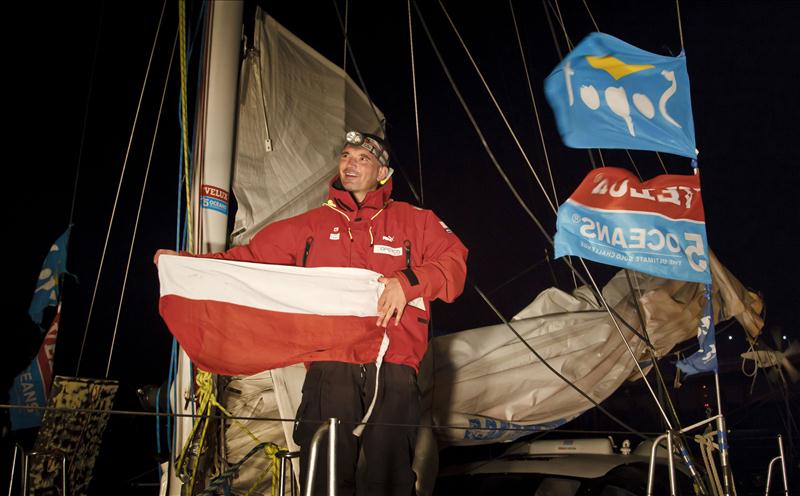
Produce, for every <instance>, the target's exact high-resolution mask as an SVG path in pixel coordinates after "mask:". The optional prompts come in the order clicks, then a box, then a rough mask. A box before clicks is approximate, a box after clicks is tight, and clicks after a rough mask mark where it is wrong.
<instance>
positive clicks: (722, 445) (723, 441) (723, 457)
mask: <svg viewBox="0 0 800 496" xmlns="http://www.w3.org/2000/svg"><path fill="white" fill-rule="evenodd" d="M714 384H715V385H716V388H717V414H718V418H717V436H718V441H719V461H720V465H721V466H722V480H723V481H724V484H725V489H724V493H723V494H724V495H725V496H731V486H732V485H733V477H732V474H731V467H730V464H729V459H728V456H729V453H728V431H727V428H726V426H725V417H724V416H723V415H722V396H721V394H720V388H719V370H718V369H717V370H714Z"/></svg>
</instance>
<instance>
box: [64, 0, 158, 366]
mask: <svg viewBox="0 0 800 496" xmlns="http://www.w3.org/2000/svg"><path fill="white" fill-rule="evenodd" d="M166 6H167V2H166V1H165V2H164V4H163V5H162V6H161V17H160V18H159V20H158V28H157V29H156V34H155V36H154V38H153V46H152V47H151V48H150V58H149V60H148V61H147V69H146V71H145V75H144V80H143V81H142V89H141V91H140V92H139V101H138V103H137V105H136V113H135V114H134V119H133V126H132V127H131V133H130V136H129V137H128V146H127V149H126V150H125V158H124V159H123V161H122V171H121V172H120V176H119V182H118V183H117V192H116V195H115V196H114V205H113V207H112V208H111V218H110V219H109V221H108V229H107V230H106V239H105V241H104V242H103V252H102V254H101V255H100V266H99V267H98V269H97V279H96V280H95V283H94V289H93V290H92V301H91V303H90V304H89V315H88V316H87V317H86V327H85V328H84V330H83V340H82V341H81V351H80V353H79V354H78V365H77V366H76V367H75V375H80V373H79V372H80V369H81V361H82V360H83V350H84V349H85V347H86V337H87V335H88V334H89V325H90V324H91V322H92V314H93V312H94V302H95V300H96V299H97V288H98V287H99V286H100V276H101V275H102V273H103V265H104V263H105V260H106V251H107V250H108V240H109V238H110V237H111V228H112V226H113V225H114V217H115V216H116V213H117V204H118V203H119V196H120V192H121V190H122V181H123V179H124V178H125V170H126V168H127V165H128V158H130V153H131V146H132V145H133V135H134V133H135V131H136V125H137V124H138V122H139V113H140V112H141V109H142V100H143V99H144V90H145V88H146V87H147V81H148V79H149V77H150V68H151V67H152V65H153V56H154V55H155V51H156V43H157V42H158V36H159V33H160V32H161V24H162V23H163V21H164V11H165V10H166Z"/></svg>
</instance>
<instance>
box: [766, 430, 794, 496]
mask: <svg viewBox="0 0 800 496" xmlns="http://www.w3.org/2000/svg"><path fill="white" fill-rule="evenodd" d="M778 451H779V452H780V455H778V456H776V457H775V458H773V459H772V460H770V462H769V467H767V489H766V491H764V494H765V495H766V496H769V486H770V483H771V482H772V465H774V464H775V462H777V461H778V460H780V462H781V475H783V494H784V496H789V480H788V477H786V458H784V456H783V437H782V436H781V435H778Z"/></svg>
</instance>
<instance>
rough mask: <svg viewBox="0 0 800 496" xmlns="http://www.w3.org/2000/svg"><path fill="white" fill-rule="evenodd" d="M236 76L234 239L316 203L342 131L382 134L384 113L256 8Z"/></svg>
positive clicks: (330, 171) (339, 71)
mask: <svg viewBox="0 0 800 496" xmlns="http://www.w3.org/2000/svg"><path fill="white" fill-rule="evenodd" d="M241 81H242V87H241V91H240V94H241V96H240V102H239V124H238V131H237V136H238V137H237V153H236V165H235V167H236V168H235V173H234V178H233V192H234V195H235V196H236V201H237V202H238V205H239V208H238V210H237V212H236V220H235V223H234V228H233V244H235V245H238V244H244V243H246V242H247V241H248V240H249V239H250V238H251V237H252V236H253V234H255V233H256V232H258V230H259V229H261V228H262V227H264V226H265V225H267V224H269V223H271V222H274V221H276V220H279V219H283V218H287V217H291V216H293V215H297V214H300V213H303V212H305V211H307V210H309V209H311V208H313V207H317V206H319V205H320V204H321V203H322V202H323V201H324V200H325V193H326V191H327V186H328V184H327V183H328V180H329V179H330V178H331V177H333V175H334V173H335V170H336V165H337V156H338V153H339V151H340V150H341V146H342V143H343V140H344V135H345V133H346V132H347V131H348V130H350V129H358V130H361V131H364V132H369V133H374V134H382V133H381V132H380V129H381V126H380V122H381V120H382V119H383V114H382V113H381V112H380V110H378V109H377V107H374V106H373V105H371V104H370V102H369V99H368V98H367V97H366V95H365V94H364V93H363V92H362V91H361V90H360V89H359V88H358V86H357V85H356V84H355V82H353V80H352V79H350V77H349V76H347V74H346V73H345V71H343V70H342V69H341V68H340V67H337V66H336V65H334V64H333V63H332V62H330V61H329V60H327V59H325V58H324V57H323V56H322V55H320V54H319V53H317V52H316V51H314V50H313V49H312V48H311V47H310V46H308V45H307V44H305V43H304V42H303V41H301V40H300V39H299V38H297V37H296V36H295V35H293V34H292V33H290V32H289V31H288V30H287V29H286V28H284V27H283V26H281V25H280V24H278V22H276V21H275V19H273V18H271V17H269V16H268V15H266V14H265V13H264V12H262V11H261V10H260V9H259V10H258V11H257V14H256V25H255V34H254V42H253V49H252V50H250V51H249V52H248V54H247V56H246V58H245V61H244V63H243V64H242V73H241Z"/></svg>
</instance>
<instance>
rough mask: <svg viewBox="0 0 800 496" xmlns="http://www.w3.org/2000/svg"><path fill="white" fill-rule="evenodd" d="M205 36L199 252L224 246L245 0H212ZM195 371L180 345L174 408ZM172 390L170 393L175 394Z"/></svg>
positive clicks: (184, 431) (195, 210)
mask: <svg viewBox="0 0 800 496" xmlns="http://www.w3.org/2000/svg"><path fill="white" fill-rule="evenodd" d="M206 8H207V9H208V10H207V12H206V19H205V22H206V26H205V27H206V37H205V41H204V47H203V59H202V61H201V64H202V71H201V78H202V81H201V84H200V89H199V92H198V95H197V105H196V115H195V136H196V139H195V144H194V149H193V156H194V168H193V171H194V172H193V176H192V184H191V205H192V216H191V222H192V230H191V232H192V236H193V240H192V241H193V242H192V244H191V246H192V247H193V249H194V252H195V253H208V252H213V251H221V250H224V249H225V248H226V240H227V225H228V211H229V205H230V203H229V199H230V193H229V191H230V183H231V171H232V168H233V157H234V143H235V141H234V140H235V130H236V128H235V126H236V117H235V115H236V99H237V89H238V80H239V60H240V57H239V50H240V47H241V33H242V13H243V10H244V8H243V1H241V0H232V1H226V2H208V3H207V6H206ZM192 383H193V374H192V370H191V365H190V361H189V358H188V357H187V356H186V354H185V353H184V352H183V351H181V352H180V353H179V357H178V373H177V376H176V378H175V382H174V383H173V385H172V387H173V388H174V389H175V391H176V392H177V394H176V395H175V396H177V398H178V401H177V404H175V405H173V408H174V410H175V413H178V414H186V413H192V408H191V404H190V403H188V402H185V401H183V399H184V398H189V397H191V391H192V390H193V389H192ZM171 396H172V395H171ZM192 425H193V421H192V418H191V417H179V420H176V422H175V432H174V439H175V443H174V444H173V446H175V447H176V448H175V453H173V454H172V456H171V462H170V463H174V462H175V460H176V459H177V458H178V453H180V451H181V449H182V448H183V446H184V445H185V444H186V443H187V442H188V438H189V435H190V434H191V432H192ZM166 473H167V474H168V475H167V477H166V480H164V481H162V485H163V483H164V482H166V483H167V486H168V493H167V492H166V491H165V488H163V487H162V494H169V495H170V496H181V494H182V493H184V491H183V490H182V487H183V482H182V481H181V479H180V478H179V476H178V474H176V471H175V467H170V470H168V471H166Z"/></svg>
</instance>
